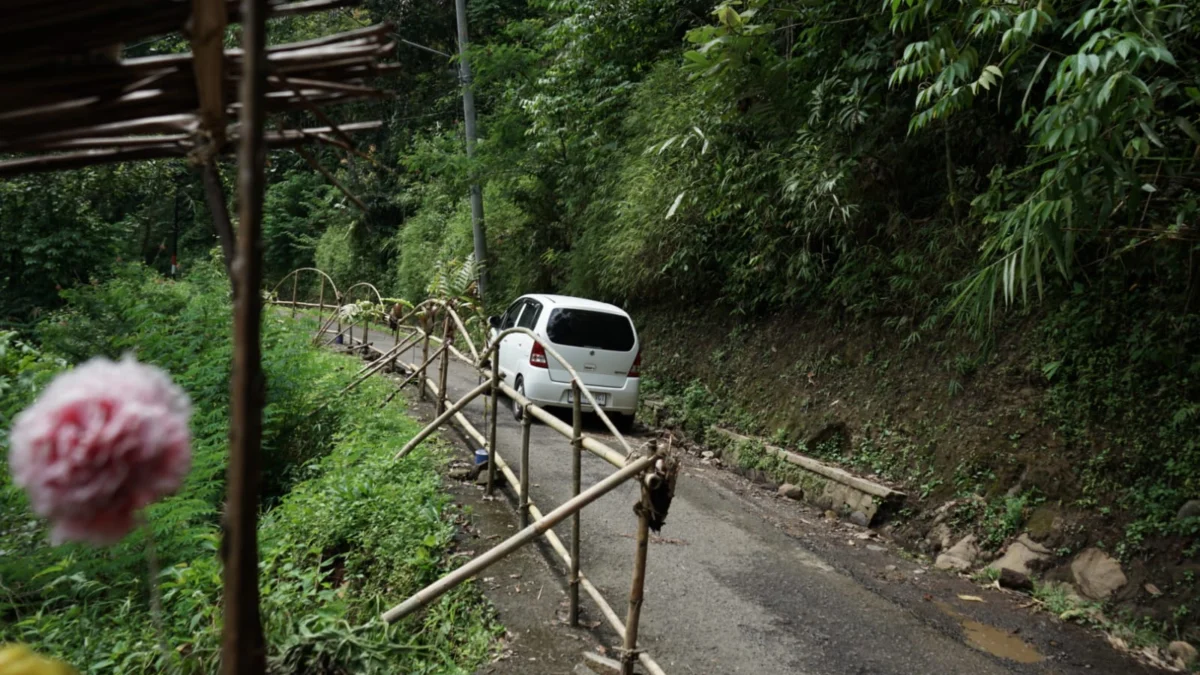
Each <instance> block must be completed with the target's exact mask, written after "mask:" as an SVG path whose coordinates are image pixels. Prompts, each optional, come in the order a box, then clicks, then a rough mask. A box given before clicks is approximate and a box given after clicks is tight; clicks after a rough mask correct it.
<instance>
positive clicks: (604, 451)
mask: <svg viewBox="0 0 1200 675" xmlns="http://www.w3.org/2000/svg"><path fill="white" fill-rule="evenodd" d="M500 391H501V392H503V393H504V395H505V396H508V397H509V398H511V399H513V400H514V401H516V402H517V403H518V404H520V405H521V406H524V408H525V414H527V415H533V416H534V417H536V418H537V419H538V421H539V422H542V423H543V424H545V425H546V426H548V427H550V428H551V429H553V430H554V431H557V432H558V433H560V434H562V435H563V437H565V438H568V439H571V438H574V437H575V434H574V431H573V430H572V428H571V425H569V424H567V423H566V422H563V421H562V420H560V419H558V418H557V417H555V416H554V415H553V414H551V413H550V412H547V411H546V410H545V409H544V408H542V407H541V406H538V405H534V404H533V403H532V402H531V401H530V400H529V399H527V398H525V397H524V396H522V395H521V394H519V393H518V392H517V390H516V389H513V388H512V387H510V386H508V385H507V384H505V383H504V382H501V383H500ZM583 449H584V450H587V451H588V452H590V453H592V454H593V455H595V456H597V457H599V458H600V459H603V460H604V461H606V462H608V463H609V464H611V465H613V466H615V467H617V468H618V469H619V468H621V467H623V466H625V455H622V454H621V453H619V452H617V451H616V450H613V449H612V448H610V447H608V446H607V445H605V444H604V443H601V442H600V441H598V440H596V439H595V438H592V437H591V436H587V435H584V437H583Z"/></svg>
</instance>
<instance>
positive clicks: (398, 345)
mask: <svg viewBox="0 0 1200 675" xmlns="http://www.w3.org/2000/svg"><path fill="white" fill-rule="evenodd" d="M420 337H421V336H419V335H414V336H412V337H410V338H408V339H407V340H405V341H404V342H397V343H396V344H395V346H393V347H392V348H391V349H389V350H387V351H386V352H381V355H380V358H379V359H377V360H375V361H372V362H371V363H368V364H367V365H365V366H363V367H362V368H359V369H358V372H357V373H354V377H358V376H359V375H362V374H363V373H365V372H367V371H368V370H370V371H372V372H374V371H375V369H376V367H377V366H378V365H379V362H380V361H382V360H384V359H390V358H391V357H392V356H395V355H398V354H399V353H400V350H401V349H402V348H406V347H408V346H409V345H411V344H413V343H415V342H416V341H417V340H419V339H420Z"/></svg>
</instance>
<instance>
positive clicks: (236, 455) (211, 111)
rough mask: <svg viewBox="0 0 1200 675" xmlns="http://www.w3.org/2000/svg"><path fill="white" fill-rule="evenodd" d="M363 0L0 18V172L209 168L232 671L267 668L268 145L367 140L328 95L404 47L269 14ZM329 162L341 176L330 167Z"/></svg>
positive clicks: (43, 6)
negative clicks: (159, 43) (233, 185)
mask: <svg viewBox="0 0 1200 675" xmlns="http://www.w3.org/2000/svg"><path fill="white" fill-rule="evenodd" d="M353 4H355V1H354V0H302V1H296V2H286V1H281V0H5V3H4V10H5V15H4V21H3V22H2V23H0V178H4V177H8V176H14V175H18V174H23V173H29V172H35V171H55V170H63V169H74V168H79V167H84V166H89V165H95V164H104V163H109V162H121V161H130V160H145V159H155V158H166V157H186V158H187V159H188V160H189V161H190V162H191V163H192V164H193V165H195V166H197V167H198V168H200V169H201V172H200V173H201V176H202V177H203V181H204V187H205V197H206V200H207V201H208V203H209V206H210V210H211V212H212V216H213V227H214V229H215V230H216V232H217V235H218V237H219V238H220V241H221V247H222V249H223V250H224V254H225V264H226V267H227V269H228V271H229V275H230V279H231V281H232V283H233V368H232V377H231V381H230V394H231V397H230V398H231V400H230V406H229V407H230V439H229V440H230V443H229V469H228V475H227V481H226V501H225V533H224V537H223V540H222V546H221V551H222V553H221V555H222V559H223V563H224V568H223V570H224V571H223V582H224V583H223V599H222V614H223V622H222V628H221V632H222V638H221V672H222V673H223V675H263V673H265V672H266V649H267V648H266V645H265V642H264V637H263V630H262V620H261V615H260V611H259V589H258V550H257V518H258V508H259V503H258V496H259V485H258V483H259V478H260V466H261V460H260V454H261V448H262V408H263V401H264V396H265V394H264V390H263V387H264V375H263V370H262V353H261V332H260V331H261V323H262V297H261V286H262V216H263V196H264V192H265V187H266V170H265V167H266V151H267V150H268V149H269V148H272V147H281V146H297V145H302V144H305V143H309V142H313V141H323V142H328V143H331V144H333V145H337V146H340V147H342V148H344V149H346V150H348V151H351V152H357V151H355V150H354V148H353V144H352V143H351V140H350V137H349V134H350V133H352V132H355V131H362V130H366V129H373V128H377V127H378V126H379V123H378V122H359V123H355V124H343V125H338V124H337V123H335V122H334V121H333V120H332V119H330V117H329V116H328V115H327V114H326V113H325V112H324V110H323V109H324V107H326V106H329V105H331V104H336V103H343V102H347V101H355V100H362V99H367V98H373V97H380V96H385V95H387V94H385V92H383V91H381V90H379V89H376V88H374V87H371V86H370V85H368V84H367V80H368V79H369V78H371V77H373V76H376V75H379V74H381V73H384V72H387V71H388V70H389V69H391V68H394V67H395V66H390V65H387V64H384V63H383V62H382V61H383V59H385V58H386V57H387V56H388V55H390V54H391V53H392V49H393V45H392V44H391V43H390V42H388V41H387V36H388V35H389V34H390V33H391V27H390V26H388V25H386V24H384V25H377V26H370V27H365V28H361V29H356V30H352V31H348V32H344V33H340V34H336V35H330V36H327V37H322V38H318V39H314V40H308V41H305V42H298V43H294V44H285V45H277V46H273V47H267V45H266V34H267V28H266V26H267V21H268V20H269V19H271V18H277V17H281V16H290V15H296V14H305V13H309V12H319V11H326V10H331V9H337V8H340V7H347V6H351V5H353ZM235 23H236V24H240V26H241V35H240V38H241V43H242V49H226V48H225V46H224V40H225V31H226V28H227V27H228V26H229V25H231V24H235ZM175 32H179V33H181V34H182V35H183V36H184V37H185V38H186V39H187V40H188V42H189V43H190V46H191V50H190V53H182V54H170V55H164V56H151V57H146V58H135V59H128V60H122V59H121V58H120V53H121V48H122V45H123V44H128V43H131V42H135V41H138V40H143V39H147V38H152V37H158V36H161V35H167V34H171V33H175ZM301 110H303V111H307V112H309V113H311V114H313V115H314V116H315V117H316V118H317V119H319V120H320V121H321V123H322V124H323V125H324V126H322V127H317V128H311V129H289V128H277V129H266V123H265V120H266V115H267V114H279V113H288V112H293V111H301ZM235 141H236V142H235ZM235 148H236V149H237V151H238V176H237V186H238V218H237V228H236V233H235V232H234V228H233V224H232V219H231V217H230V213H229V208H228V204H227V200H226V199H225V196H224V194H223V192H222V190H223V188H222V182H221V180H220V176H219V173H218V171H217V168H216V158H217V157H218V156H219V155H221V154H222V153H226V152H229V151H232V150H233V149H235ZM300 151H301V154H302V155H304V157H305V159H306V160H308V161H309V162H310V163H311V164H313V165H314V167H316V168H318V169H320V167H319V165H316V163H315V160H313V158H312V157H311V155H309V154H308V153H305V152H303V150H302V149H300ZM322 173H324V174H325V175H326V177H327V178H329V179H330V180H331V181H333V182H335V184H336V179H334V177H333V176H332V174H330V173H329V172H327V171H324V170H322ZM339 187H342V186H340V185H339ZM343 190H344V188H343ZM359 204H361V202H359ZM235 236H236V238H235Z"/></svg>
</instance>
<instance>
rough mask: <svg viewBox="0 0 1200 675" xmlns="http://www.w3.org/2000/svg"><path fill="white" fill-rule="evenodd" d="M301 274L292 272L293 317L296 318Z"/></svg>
mask: <svg viewBox="0 0 1200 675" xmlns="http://www.w3.org/2000/svg"><path fill="white" fill-rule="evenodd" d="M299 286H300V275H299V274H294V273H293V274H292V318H293V319H294V318H296V299H297V298H296V291H297V290H299Z"/></svg>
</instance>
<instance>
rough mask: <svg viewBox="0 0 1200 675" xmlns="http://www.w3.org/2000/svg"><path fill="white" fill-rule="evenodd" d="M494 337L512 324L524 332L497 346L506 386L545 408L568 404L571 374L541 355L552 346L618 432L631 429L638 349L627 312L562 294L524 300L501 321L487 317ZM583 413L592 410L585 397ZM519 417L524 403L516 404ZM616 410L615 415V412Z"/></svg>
mask: <svg viewBox="0 0 1200 675" xmlns="http://www.w3.org/2000/svg"><path fill="white" fill-rule="evenodd" d="M488 323H489V324H490V326H491V335H490V337H491V338H492V339H495V336H496V335H498V334H499V333H500V332H501V331H503V330H506V329H508V328H512V327H514V326H519V327H521V328H528V329H529V330H531V331H533V333H534V335H537V339H536V340H534V339H533V338H531V337H529V336H528V335H525V334H522V333H514V334H512V335H508V336H506V337H505V338H504V339H503V340H502V341H501V342H500V373H501V375H502V376H503V377H504V381H505V382H508V383H509V385H510V386H512V388H513V389H516V390H517V391H519V392H521V394H522V395H524V396H525V397H526V398H528V399H529V400H531V401H533V402H534V403H536V404H537V405H540V406H542V407H543V408H551V407H570V406H571V405H572V404H573V403H574V402H573V400H572V398H571V374H570V373H569V372H568V371H567V369H566V368H563V367H562V364H560V363H558V361H557V360H556V359H555V358H553V357H551V356H550V355H549V354H547V353H546V348H545V347H546V345H549V346H551V347H553V349H554V351H557V352H558V353H559V354H561V355H562V356H563V358H564V359H566V360H567V362H568V363H570V364H571V367H572V368H574V369H575V372H576V373H579V377H580V379H581V380H583V383H584V384H585V385H587V388H588V389H589V390H590V391H591V392H592V394H593V395H594V396H595V397H596V403H597V404H599V405H600V407H601V408H603V409H604V412H605V413H608V414H609V417H610V419H612V421H613V423H614V424H616V425H617V428H618V429H620V430H621V431H622V432H624V431H627V430H628V429H630V428H632V427H633V418H634V415H635V414H636V413H637V406H638V383H639V381H640V378H641V373H640V372H639V371H640V369H641V365H642V353H641V345H640V343H639V342H638V336H637V331H636V330H634V327H633V321H631V320H630V318H629V315H628V314H626V313H625V312H624V311H622V310H621V309H620V308H619V307H614V306H613V305H609V304H606V303H603V302H596V301H594V300H584V299H582V298H572V297H567V296H563V295H538V294H531V295H523V296H521V297H519V298H517V300H516V302H514V303H512V305H510V306H509V308H508V310H506V311H505V312H504V314H503V315H502V316H493V317H490V318H489V319H488ZM583 406H584V409H585V410H589V411H590V410H591V409H592V406H591V405H590V404H589V403H588V402H587V399H584V401H583ZM512 407H513V415H514V416H516V418H517V419H521V412H522V411H521V406H519V405H517V404H516V402H514V403H513V406H512ZM614 413H616V414H614Z"/></svg>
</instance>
